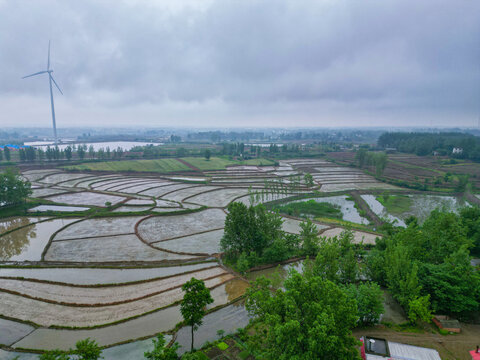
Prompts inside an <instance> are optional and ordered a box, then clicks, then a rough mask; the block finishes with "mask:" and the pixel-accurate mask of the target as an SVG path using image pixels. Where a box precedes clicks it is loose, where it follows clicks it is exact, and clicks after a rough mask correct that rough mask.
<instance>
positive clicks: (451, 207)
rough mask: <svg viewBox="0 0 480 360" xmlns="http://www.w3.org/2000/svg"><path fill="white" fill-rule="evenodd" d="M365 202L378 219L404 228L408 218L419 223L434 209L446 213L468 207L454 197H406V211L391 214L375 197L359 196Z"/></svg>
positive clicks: (465, 203) (416, 195)
mask: <svg viewBox="0 0 480 360" xmlns="http://www.w3.org/2000/svg"><path fill="white" fill-rule="evenodd" d="M361 196H362V198H363V199H364V200H365V201H366V202H367V204H368V206H369V207H370V208H371V209H372V210H373V212H375V214H377V215H378V216H380V217H383V218H387V219H388V220H389V221H396V223H397V226H403V227H405V226H406V224H405V221H404V220H406V219H407V218H408V217H409V216H414V217H416V218H417V219H418V220H419V221H420V222H423V221H425V219H426V218H427V217H428V216H429V215H430V213H431V212H432V211H433V210H435V209H444V210H447V211H453V212H458V210H459V209H461V208H462V207H464V206H470V205H469V204H468V203H467V202H465V201H464V200H462V199H460V198H457V197H454V196H439V195H419V194H413V195H408V197H409V198H410V200H411V202H410V206H409V207H408V209H407V210H406V211H403V212H400V213H395V214H391V213H390V212H388V210H387V209H386V208H385V207H384V206H383V205H382V204H381V203H380V202H379V201H378V200H377V198H376V197H375V195H361Z"/></svg>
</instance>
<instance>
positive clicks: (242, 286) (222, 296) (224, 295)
mask: <svg viewBox="0 0 480 360" xmlns="http://www.w3.org/2000/svg"><path fill="white" fill-rule="evenodd" d="M249 286H250V285H249V284H248V282H246V281H244V280H240V279H233V280H231V281H229V282H227V283H225V284H223V285H220V286H217V287H216V288H214V289H212V290H211V295H212V298H213V299H214V300H215V301H214V302H213V303H212V304H210V305H207V309H213V308H215V307H217V306H220V305H225V304H228V303H230V302H232V301H234V300H236V299H238V298H239V297H240V296H242V295H243V294H245V291H246V290H247V288H248V287H249Z"/></svg>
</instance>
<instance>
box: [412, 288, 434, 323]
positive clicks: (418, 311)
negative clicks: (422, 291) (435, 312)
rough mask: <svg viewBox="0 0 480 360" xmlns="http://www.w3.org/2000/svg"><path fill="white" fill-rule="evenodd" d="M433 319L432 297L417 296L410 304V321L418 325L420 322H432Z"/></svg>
mask: <svg viewBox="0 0 480 360" xmlns="http://www.w3.org/2000/svg"><path fill="white" fill-rule="evenodd" d="M432 318H433V316H432V312H431V311H430V295H426V296H420V297H418V296H417V297H414V298H412V299H411V300H410V301H409V302H408V319H409V320H410V322H411V323H414V324H417V323H418V321H419V320H422V321H425V322H430V321H431V320H432Z"/></svg>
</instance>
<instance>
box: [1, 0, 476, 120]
mask: <svg viewBox="0 0 480 360" xmlns="http://www.w3.org/2000/svg"><path fill="white" fill-rule="evenodd" d="M479 19H480V1H478V0H421V1H419V0H375V1H373V0H263V1H254V0H161V1H160V0H82V1H76V0H58V1H55V0H0V125H1V126H4V127H30V126H35V127H48V126H50V124H51V113H50V98H49V96H50V95H49V88H48V76H47V75H46V74H43V75H39V76H36V77H32V78H28V79H23V80H22V79H21V77H22V76H25V75H28V74H31V73H34V72H37V71H41V70H45V69H46V65H47V64H46V63H47V49H48V41H49V40H51V64H52V68H53V70H54V73H53V76H54V78H55V80H56V81H57V83H58V84H59V85H60V87H61V89H62V90H63V92H64V95H63V96H62V95H61V94H60V93H59V92H58V91H56V90H54V97H55V110H56V116H57V126H58V127H77V126H82V127H83V126H92V127H93V126H100V127H129V126H136V127H140V126H145V127H157V126H158V127H187V128H188V127H195V128H198V127H222V128H225V127H243V126H245V127H317V126H318V127H340V126H341V127H343V126H347V127H356V126H445V127H447V126H465V127H472V126H478V125H479V123H480V21H479Z"/></svg>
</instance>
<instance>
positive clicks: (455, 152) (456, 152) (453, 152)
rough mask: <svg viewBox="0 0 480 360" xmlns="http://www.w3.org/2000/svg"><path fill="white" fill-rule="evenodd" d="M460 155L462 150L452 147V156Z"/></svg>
mask: <svg viewBox="0 0 480 360" xmlns="http://www.w3.org/2000/svg"><path fill="white" fill-rule="evenodd" d="M461 153H463V149H462V148H456V147H454V148H453V150H452V154H456V155H460V154H461Z"/></svg>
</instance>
